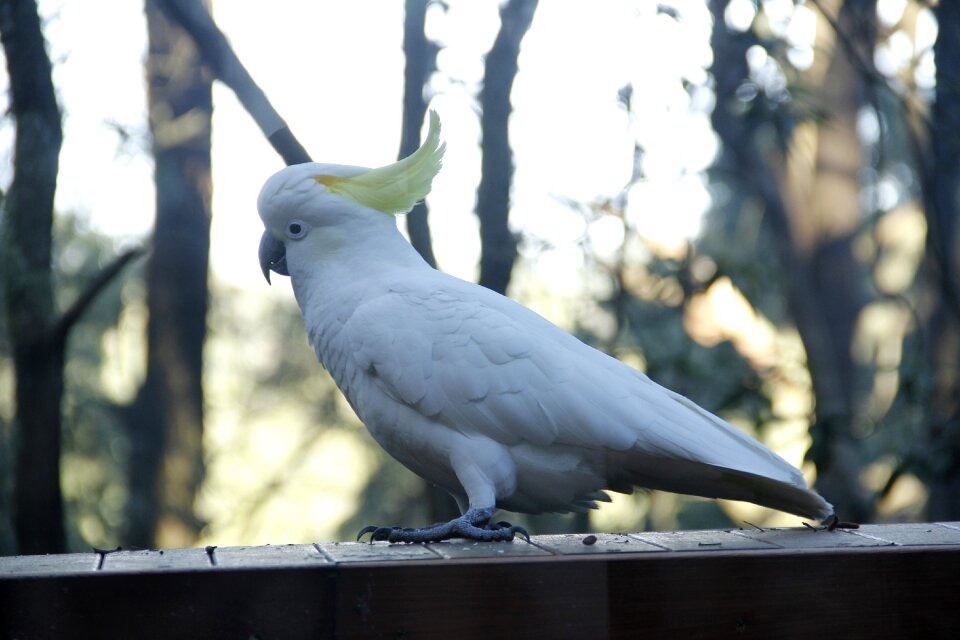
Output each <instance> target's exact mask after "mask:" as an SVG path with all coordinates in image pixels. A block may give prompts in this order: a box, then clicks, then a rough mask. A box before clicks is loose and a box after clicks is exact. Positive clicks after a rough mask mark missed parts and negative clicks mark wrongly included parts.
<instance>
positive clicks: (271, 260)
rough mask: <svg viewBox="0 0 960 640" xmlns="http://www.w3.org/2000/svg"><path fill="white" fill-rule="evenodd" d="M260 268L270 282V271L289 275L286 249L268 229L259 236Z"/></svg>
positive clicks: (268, 282)
mask: <svg viewBox="0 0 960 640" xmlns="http://www.w3.org/2000/svg"><path fill="white" fill-rule="evenodd" d="M259 254H260V270H261V271H263V277H264V278H266V279H267V284H270V272H271V271H275V272H276V273H279V274H280V275H282V276H288V275H290V272H289V271H287V250H286V248H284V246H283V243H282V242H280V241H279V240H277V239H276V238H274V237H273V236H272V235H271V234H270V232H269V231H264V232H263V236H261V237H260V251H259Z"/></svg>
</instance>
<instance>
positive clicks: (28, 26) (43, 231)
mask: <svg viewBox="0 0 960 640" xmlns="http://www.w3.org/2000/svg"><path fill="white" fill-rule="evenodd" d="M0 36H2V40H3V48H4V53H5V54H6V59H7V71H8V73H9V75H10V110H11V112H12V114H13V117H14V119H15V120H16V142H15V147H14V166H13V183H12V185H11V186H10V190H9V193H8V194H7V196H6V198H5V199H4V202H3V210H2V211H3V218H2V220H0V222H2V225H3V228H2V231H3V244H2V246H0V249H2V253H3V270H2V274H0V278H2V280H3V287H4V291H5V298H6V313H7V319H8V326H9V330H10V341H11V344H12V347H13V356H14V371H15V377H16V391H15V396H16V407H17V409H16V410H17V414H16V431H15V435H14V441H15V448H16V449H15V453H14V467H15V469H14V496H13V503H14V530H15V532H16V536H17V548H18V551H19V553H23V554H32V553H59V552H63V551H65V550H66V536H65V534H64V524H63V496H62V493H61V489H60V447H61V435H60V430H61V414H60V401H61V397H62V395H63V364H64V350H65V344H66V333H67V328H68V327H66V326H65V325H62V324H61V323H59V321H58V318H57V312H56V305H55V301H54V290H53V274H52V272H51V245H52V228H53V198H54V192H55V191H56V185H57V172H58V169H59V155H60V145H61V142H62V137H63V134H62V130H61V126H60V110H59V108H58V107H57V102H56V97H55V95H54V90H53V83H52V81H51V77H50V73H51V67H50V60H49V58H48V57H47V53H46V50H45V49H44V40H43V33H42V31H41V27H40V18H39V16H38V14H37V6H36V3H35V2H33V0H0Z"/></svg>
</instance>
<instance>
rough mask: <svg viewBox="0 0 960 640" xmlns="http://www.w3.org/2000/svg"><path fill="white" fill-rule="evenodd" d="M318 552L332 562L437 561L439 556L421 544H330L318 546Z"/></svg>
mask: <svg viewBox="0 0 960 640" xmlns="http://www.w3.org/2000/svg"><path fill="white" fill-rule="evenodd" d="M320 552H321V553H324V554H326V556H327V557H328V558H330V559H331V560H332V561H334V562H398V561H404V560H439V559H440V556H439V555H438V554H436V553H434V552H433V551H431V550H430V548H429V547H427V546H426V545H422V544H390V543H389V542H331V543H328V544H321V545H320Z"/></svg>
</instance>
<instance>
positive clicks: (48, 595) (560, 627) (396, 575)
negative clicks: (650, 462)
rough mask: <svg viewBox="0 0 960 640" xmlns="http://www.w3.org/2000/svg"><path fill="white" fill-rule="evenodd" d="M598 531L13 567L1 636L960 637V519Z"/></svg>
mask: <svg viewBox="0 0 960 640" xmlns="http://www.w3.org/2000/svg"><path fill="white" fill-rule="evenodd" d="M591 538H593V537H591ZM591 538H588V537H587V536H585V535H562V536H535V537H534V538H533V539H532V541H531V542H529V543H528V542H526V541H522V540H518V541H514V542H512V543H474V542H462V541H461V542H456V541H455V542H442V543H436V544H426V545H389V544H387V543H375V544H366V543H321V544H297V545H279V546H262V547H225V548H215V547H208V548H206V549H170V550H162V551H161V550H150V551H117V552H91V553H82V554H69V555H61V556H19V557H5V558H3V557H0V638H25V639H32V638H175V637H185V638H221V637H222V638H243V639H247V638H260V639H267V638H332V637H347V638H348V637H392V638H400V637H402V638H418V637H437V636H439V635H455V636H456V637H457V638H458V640H459V639H460V638H471V637H486V638H489V637H523V636H533V637H544V638H603V637H634V638H635V637H643V638H648V637H650V638H656V637H669V638H676V637H703V638H723V637H732V638H745V637H753V638H804V639H805V640H810V639H811V638H843V639H844V640H849V639H851V638H913V637H916V638H960V604H958V603H960V522H947V523H929V524H897V525H865V526H862V527H861V528H860V529H858V530H854V531H833V532H830V531H823V530H821V531H814V530H810V529H806V528H798V529H758V528H746V529H736V530H726V531H684V532H665V533H659V532H643V533H632V534H596V536H595V540H593V539H591ZM587 543H589V544H587Z"/></svg>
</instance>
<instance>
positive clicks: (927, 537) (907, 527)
mask: <svg viewBox="0 0 960 640" xmlns="http://www.w3.org/2000/svg"><path fill="white" fill-rule="evenodd" d="M856 533H857V534H858V535H863V536H869V537H871V538H874V539H876V540H882V541H884V542H886V543H888V544H902V545H923V544H955V545H960V529H955V528H953V527H944V526H941V525H939V524H922V523H906V524H864V525H860V528H859V529H857V531H856ZM958 579H960V576H958Z"/></svg>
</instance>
